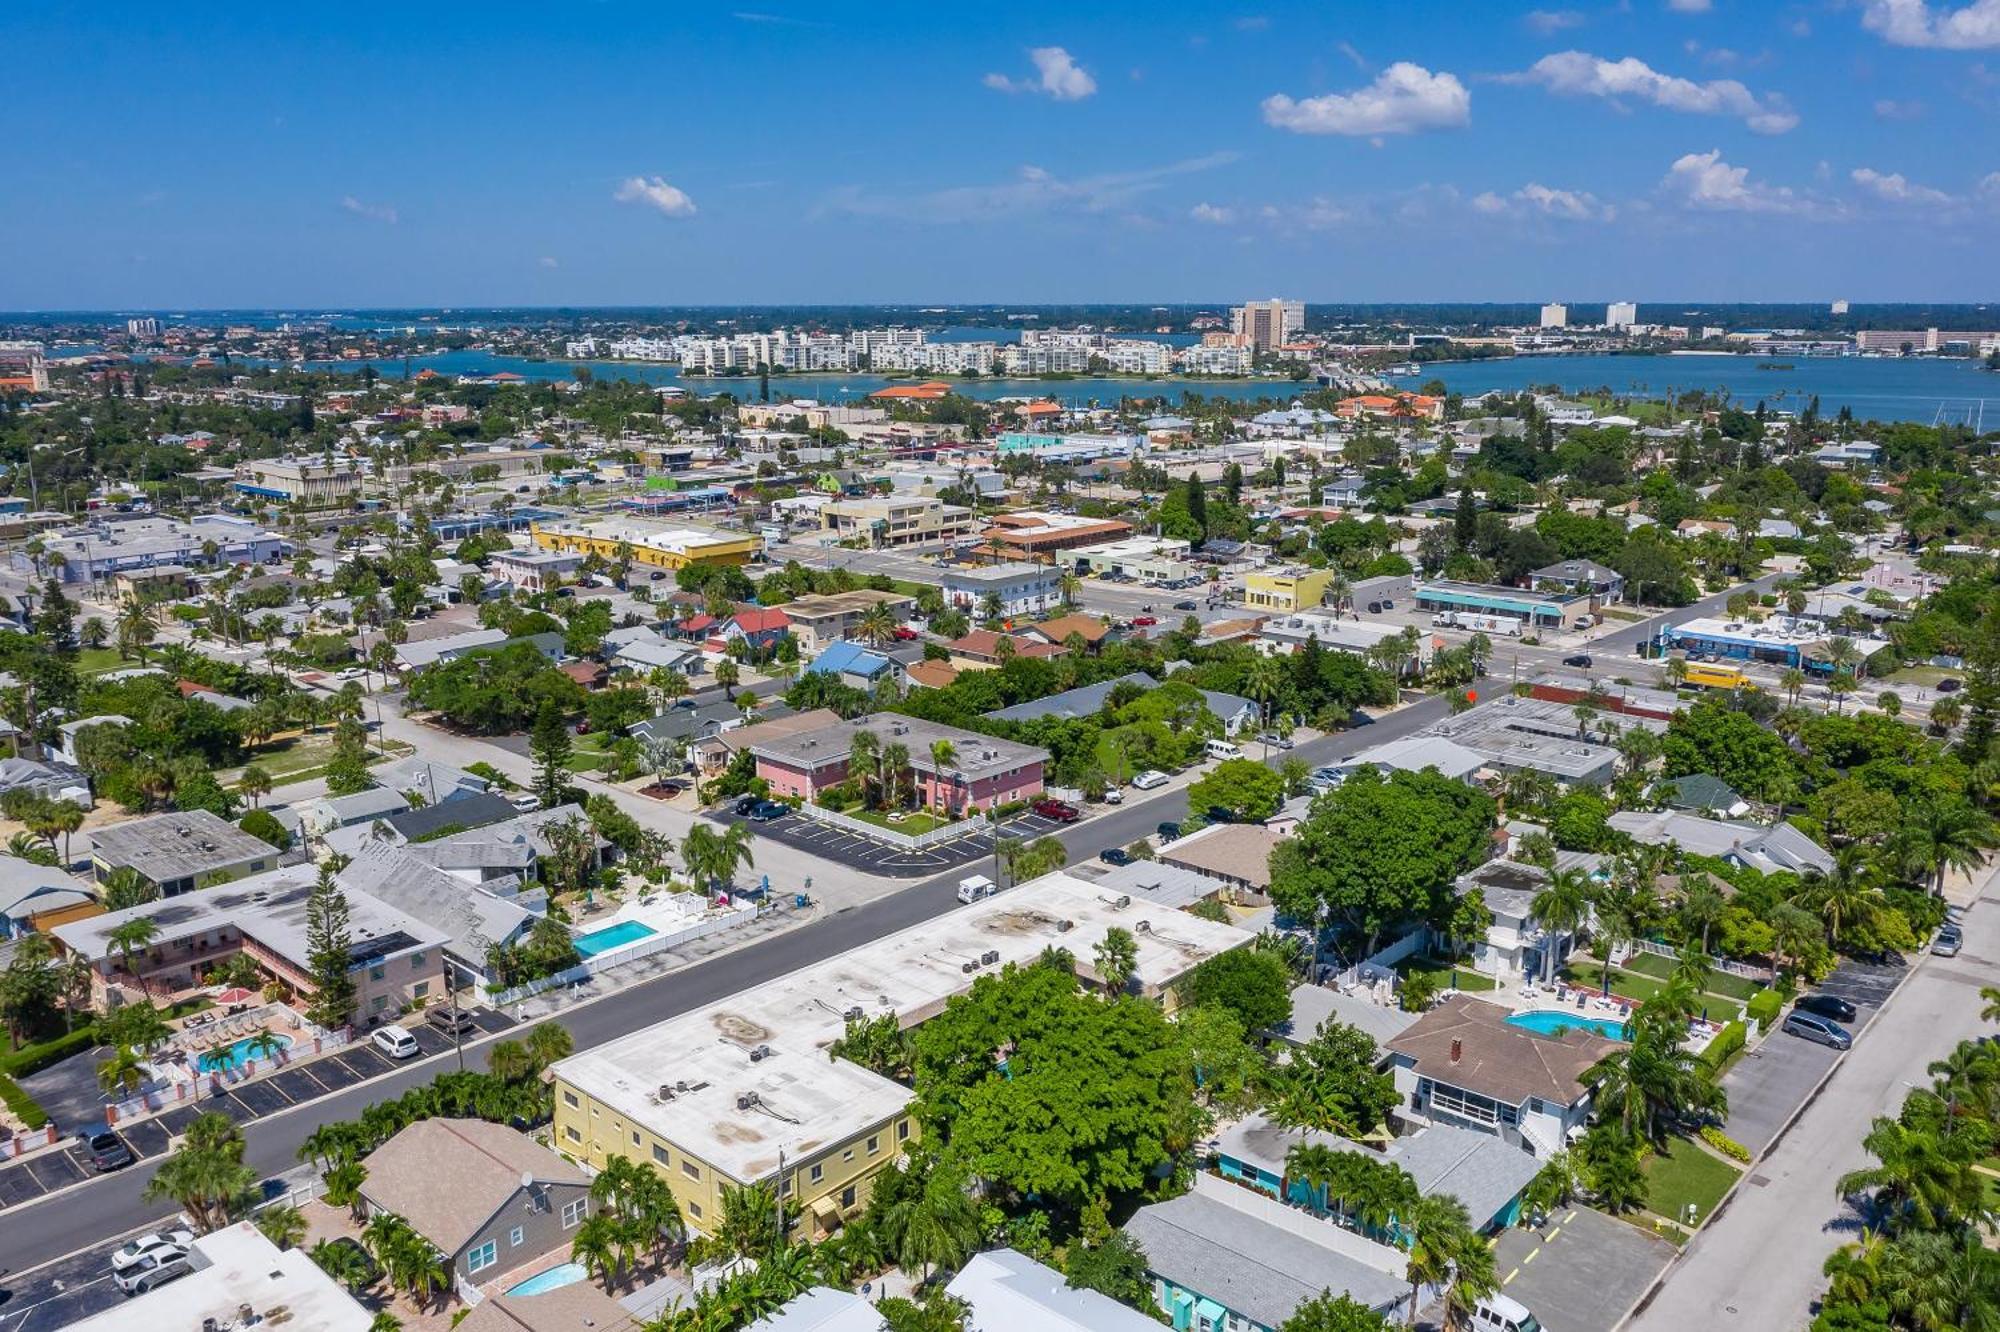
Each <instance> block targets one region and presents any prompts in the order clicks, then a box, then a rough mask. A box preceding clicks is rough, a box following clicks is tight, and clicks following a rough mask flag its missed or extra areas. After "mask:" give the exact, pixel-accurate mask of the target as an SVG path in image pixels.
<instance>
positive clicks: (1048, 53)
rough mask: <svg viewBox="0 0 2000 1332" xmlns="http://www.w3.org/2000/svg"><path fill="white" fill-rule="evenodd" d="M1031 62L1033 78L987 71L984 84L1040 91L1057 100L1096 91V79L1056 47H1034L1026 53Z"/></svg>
mask: <svg viewBox="0 0 2000 1332" xmlns="http://www.w3.org/2000/svg"><path fill="white" fill-rule="evenodd" d="M1028 59H1029V60H1031V61H1033V62H1034V66H1035V77H1034V78H1032V79H1010V78H1008V77H1007V76H1006V75H1005V74H988V75H987V76H986V79H985V83H986V86H987V87H989V88H992V89H994V90H995V91H998V92H1004V93H1043V94H1046V95H1047V96H1050V97H1053V98H1055V99H1056V100H1057V101H1058V102H1078V101H1082V100H1083V99H1084V98H1086V97H1088V96H1090V95H1091V94H1092V93H1094V92H1096V91H1097V80H1096V79H1094V78H1092V77H1091V76H1090V71H1089V70H1086V69H1085V68H1084V67H1083V66H1082V65H1079V64H1077V63H1076V60H1075V58H1074V57H1072V56H1071V55H1070V53H1069V52H1068V51H1065V50H1063V48H1062V47H1060V46H1037V47H1036V48H1035V49H1034V50H1032V51H1030V52H1028Z"/></svg>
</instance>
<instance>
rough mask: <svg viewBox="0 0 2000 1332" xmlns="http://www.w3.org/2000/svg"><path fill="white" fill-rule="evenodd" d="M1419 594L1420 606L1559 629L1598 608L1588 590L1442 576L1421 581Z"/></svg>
mask: <svg viewBox="0 0 2000 1332" xmlns="http://www.w3.org/2000/svg"><path fill="white" fill-rule="evenodd" d="M1416 598H1417V609H1419V610H1427V611H1458V612H1463V613H1467V614H1472V615H1504V616H1508V617H1510V618H1512V619H1516V620H1519V621H1521V622H1522V623H1523V624H1526V625H1528V626H1530V627H1533V628H1538V629H1560V628H1562V627H1563V626H1564V625H1566V624H1568V623H1569V622H1570V621H1571V620H1572V619H1582V618H1585V617H1590V616H1594V615H1595V613H1596V610H1597V601H1596V598H1594V597H1593V596H1591V595H1590V594H1589V593H1587V592H1585V593H1574V592H1535V591H1530V590H1528V589H1526V588H1518V587H1493V586H1489V585H1487V584H1485V583H1455V582H1450V581H1447V580H1443V579H1432V580H1430V581H1427V582H1420V583H1418V584H1417V585H1416Z"/></svg>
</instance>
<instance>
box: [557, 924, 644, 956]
mask: <svg viewBox="0 0 2000 1332" xmlns="http://www.w3.org/2000/svg"><path fill="white" fill-rule="evenodd" d="M658 933H659V931H658V930H656V929H654V928H653V927H652V926H650V925H641V924H640V923H639V922H638V921H636V920H621V921H619V922H618V923H617V924H616V925H606V926H605V927H604V928H603V929H601V930H592V931H591V932H590V933H588V934H579V935H577V936H576V951H577V952H579V953H581V954H583V955H584V956H585V957H596V956H597V955H598V954H599V953H608V952H610V951H611V950H612V949H614V948H623V947H624V946H625V945H626V944H632V943H637V942H639V940H641V939H650V938H652V937H653V936H654V935H655V934H658Z"/></svg>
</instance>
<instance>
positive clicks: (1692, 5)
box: [1667, 0, 1715, 14]
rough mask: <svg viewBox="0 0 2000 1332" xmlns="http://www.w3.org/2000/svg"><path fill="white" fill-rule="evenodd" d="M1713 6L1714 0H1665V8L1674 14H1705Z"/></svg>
mask: <svg viewBox="0 0 2000 1332" xmlns="http://www.w3.org/2000/svg"><path fill="white" fill-rule="evenodd" d="M1714 7H1715V0H1667V8H1668V9H1671V10H1673V11H1674V13H1676V14H1706V13H1707V12H1708V11H1709V10H1711V9H1713V8H1714Z"/></svg>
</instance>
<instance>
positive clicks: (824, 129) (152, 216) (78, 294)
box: [0, 0, 2000, 310]
mask: <svg viewBox="0 0 2000 1332" xmlns="http://www.w3.org/2000/svg"><path fill="white" fill-rule="evenodd" d="M732 3H740V4H741V5H742V6H744V7H743V8H740V9H735V10H732V9H731V8H730V7H729V6H730V5H731V4H732ZM197 16H198V17H197ZM0 49H4V50H6V51H8V52H10V53H11V58H10V69H9V77H10V87H9V90H8V93H9V95H8V103H9V107H10V110H9V112H8V117H7V127H8V134H7V143H8V152H7V161H8V166H7V170H6V173H5V175H4V176H0V253H4V254H6V255H7V256H8V259H7V262H6V263H5V264H4V265H0V308H5V309H16V310H18V309H46V308H140V307H197V306H205V307H221V306H232V305H235V306H251V305H257V306H263V305H285V306H295V305H310V306H355V305H386V304H412V305H416V304H422V305H431V304H456V305H482V304H502V303H524V304H628V305H638V304H660V303H705V302H760V303H787V302H813V301H825V302H850V301H852V302H873V301H882V302H926V303H928V302H939V303H943V302H952V301H981V302H986V301H990V302H1022V303H1026V302H1037V301H1146V300H1158V301H1204V302H1206V301H1224V300H1230V299H1240V298H1242V297H1245V296H1260V295H1271V294H1283V295H1287V296H1294V297H1301V298H1304V299H1307V300H1318V301H1377V300H1541V299H1573V300H1577V301H1585V300H1591V299H1596V300H1604V299H1612V298H1625V297H1630V298H1633V299H1639V300H1670V299H1677V298H1681V299H1706V300H1717V299H1739V300H1791V299H1797V300H1819V299H1827V298H1831V297H1835V296H1845V297H1848V298H1850V299H1853V300H1857V301H1867V300H1899V299H1925V300H1966V301H1975V300H1981V299H1986V298H1991V297H1996V296H2000V292H1996V291H1995V290H1994V289H1993V288H1994V275H1995V272H1996V265H1995V264H1994V262H1993V257H1992V256H1993V253H1994V250H1993V246H1994V242H1995V240H1996V238H2000V132H1996V128H2000V0H1624V2H1623V3H1619V2H1617V0H1537V3H1531V4H1506V3H1499V2H1497V0H1431V2H1430V3H1414V2H1412V0H1372V2H1370V3H1362V2H1361V0H1319V2H1318V3H1298V4H1292V3H1282V4H1281V3H1251V2H1249V0H1246V2H1245V3H1243V4H1241V5H1239V6H1234V7H1232V6H1229V5H1225V4H1217V3H1214V2H1213V0H1209V2H1207V3H1198V4H1197V3H1186V4H1184V3H1177V2H1175V0H1155V2H1154V3H1147V4H1137V3H1104V4H1095V5H1080V4H1076V3H1074V0H1071V2H1070V3H1065V4H1055V3H1044V2H1043V0H1014V2H1013V3H1010V4H1006V5H980V6H972V5H967V4H960V3H950V2H949V0H948V2H947V3H935V2H933V3H925V4H918V3H904V2H902V0H885V2H878V3H872V4H866V5H846V4H835V3H818V4H810V5H808V4H802V3H795V0H722V4H720V5H717V6H695V5H692V4H673V3H657V2H656V3H649V4H639V3H626V2H624V0H599V2H598V3H585V2H582V0H571V3H568V4H564V5H556V6H550V5H546V4H544V5H534V6H525V5H513V4H507V3H492V4H483V5H478V6H472V5H463V6H460V5H453V4H404V5H393V6H392V5H372V4H366V3H350V4H344V5H339V6H330V5H321V4H313V3H301V4H291V5H282V6H279V5H260V6H256V7H247V6H236V5H222V4H217V5H206V6H198V7H194V8H190V7H187V6H163V5H158V4H146V5H138V4H125V3H112V2H106V3H97V4H91V5H74V4H44V5H26V6H20V5H16V6H7V7H5V8H4V9H0Z"/></svg>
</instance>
